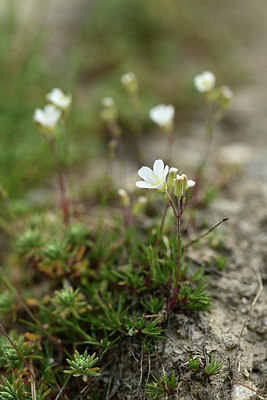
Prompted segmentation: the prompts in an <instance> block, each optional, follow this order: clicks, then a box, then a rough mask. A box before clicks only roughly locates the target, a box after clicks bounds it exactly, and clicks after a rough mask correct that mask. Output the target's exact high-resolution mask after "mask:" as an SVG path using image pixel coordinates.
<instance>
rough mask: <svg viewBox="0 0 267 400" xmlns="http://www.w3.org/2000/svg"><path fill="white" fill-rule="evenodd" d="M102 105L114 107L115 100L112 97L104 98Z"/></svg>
mask: <svg viewBox="0 0 267 400" xmlns="http://www.w3.org/2000/svg"><path fill="white" fill-rule="evenodd" d="M101 103H102V106H104V107H113V106H114V105H115V102H114V99H113V98H112V97H103V99H102V100H101Z"/></svg>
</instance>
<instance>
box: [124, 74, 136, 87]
mask: <svg viewBox="0 0 267 400" xmlns="http://www.w3.org/2000/svg"><path fill="white" fill-rule="evenodd" d="M135 80H136V77H135V74H134V73H133V72H127V73H126V74H123V75H122V77H121V83H122V84H123V85H129V83H131V82H134V81H135Z"/></svg>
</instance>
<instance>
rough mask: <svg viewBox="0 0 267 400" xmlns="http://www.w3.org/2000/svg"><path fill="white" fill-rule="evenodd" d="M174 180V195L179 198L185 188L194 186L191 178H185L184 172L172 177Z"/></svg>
mask: <svg viewBox="0 0 267 400" xmlns="http://www.w3.org/2000/svg"><path fill="white" fill-rule="evenodd" d="M174 182H175V186H174V187H175V190H174V192H175V196H176V197H178V198H180V197H182V195H183V193H184V192H185V191H186V190H187V189H190V188H192V187H193V186H195V181H193V180H192V179H187V176H186V175H185V174H182V175H177V176H176V178H175V179H174Z"/></svg>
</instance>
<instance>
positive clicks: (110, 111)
mask: <svg viewBox="0 0 267 400" xmlns="http://www.w3.org/2000/svg"><path fill="white" fill-rule="evenodd" d="M101 103H102V110H101V117H102V118H103V120H104V121H105V122H110V121H115V120H116V118H117V108H116V104H115V101H114V99H113V98H112V97H104V98H103V99H102V102H101Z"/></svg>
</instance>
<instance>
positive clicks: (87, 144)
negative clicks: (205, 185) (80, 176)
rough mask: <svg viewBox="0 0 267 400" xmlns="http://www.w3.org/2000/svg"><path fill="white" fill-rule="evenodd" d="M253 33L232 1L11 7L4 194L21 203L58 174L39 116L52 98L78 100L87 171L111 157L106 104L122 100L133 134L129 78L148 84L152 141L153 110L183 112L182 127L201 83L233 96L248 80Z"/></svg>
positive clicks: (5, 26)
mask: <svg viewBox="0 0 267 400" xmlns="http://www.w3.org/2000/svg"><path fill="white" fill-rule="evenodd" d="M22 3H23V4H22ZM249 29H250V22H249V21H247V20H246V18H244V17H242V16H241V15H240V14H239V12H238V8H235V7H233V5H232V1H230V0H229V1H228V0H216V1H214V0H177V1H170V0H154V1H151V0H150V1H145V0H127V1H126V0H92V1H85V0H84V1H82V0H76V1H69V0H64V1H63V0H50V1H39V0H32V1H30V0H29V1H26V0H25V1H23V2H20V1H14V0H8V1H3V3H2V5H1V9H0V76H1V78H0V81H1V88H0V182H1V184H2V185H3V187H4V188H5V189H6V190H7V191H8V193H9V196H10V197H11V198H19V197H23V195H25V193H26V191H27V190H28V189H30V188H31V187H38V185H41V184H42V179H43V178H44V177H46V176H49V175H50V174H51V172H52V171H53V162H52V157H51V155H50V151H49V149H48V148H47V144H46V143H45V142H44V141H43V139H42V137H41V136H40V134H39V133H38V130H37V128H36V126H35V125H34V124H33V113H34V110H35V108H37V107H43V106H44V105H45V104H46V102H45V95H46V93H48V92H49V91H50V90H51V89H52V88H54V87H59V88H62V89H63V90H64V91H66V92H71V93H73V98H74V104H73V108H72V111H71V115H70V120H69V124H70V127H69V130H70V134H71V142H72V156H73V159H74V165H75V166H79V165H80V164H82V163H83V162H85V161H86V160H88V159H90V158H92V157H99V156H101V155H102V156H103V155H104V153H105V151H106V143H105V140H104V139H105V135H106V133H105V128H104V127H103V123H102V121H101V119H100V117H99V110H100V100H101V98H102V97H104V96H112V97H114V98H115V99H116V102H117V104H118V109H119V113H120V123H121V125H122V126H123V127H126V126H127V121H128V119H129V118H130V105H129V99H128V96H127V94H126V93H125V91H124V90H123V88H122V86H121V83H120V77H121V75H122V74H123V73H125V72H128V71H133V72H134V73H135V74H136V75H137V77H138V79H139V82H140V96H141V101H142V114H143V115H142V116H143V120H144V134H145V132H146V130H149V129H151V127H152V123H151V122H150V121H149V119H148V117H147V113H148V110H149V109H150V108H151V107H153V106H155V105H156V104H158V103H166V104H169V103H173V104H174V105H175V106H176V109H177V118H176V119H177V121H178V122H180V123H181V122H182V120H183V119H186V118H190V115H192V114H193V113H194V112H195V110H196V107H199V104H200V102H199V95H198V93H197V92H196V91H195V89H194V88H193V84H192V79H193V76H194V75H195V74H197V73H199V72H202V71H203V70H210V71H213V72H215V74H216V76H217V81H218V82H220V83H227V84H228V85H229V86H231V87H233V86H234V87H235V86H237V85H239V84H240V83H242V82H244V81H245V80H246V79H247V78H248V74H247V71H246V69H245V67H244V66H243V65H242V64H240V62H239V51H238V49H239V48H240V44H241V43H242V41H243V40H244V36H243V33H242V32H244V31H245V30H246V31H248V32H249ZM126 134H127V133H126Z"/></svg>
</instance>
